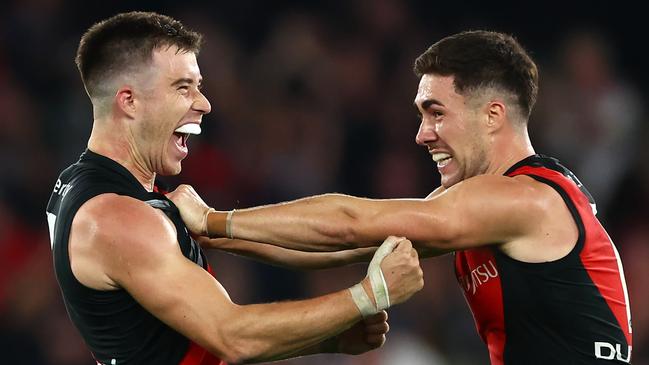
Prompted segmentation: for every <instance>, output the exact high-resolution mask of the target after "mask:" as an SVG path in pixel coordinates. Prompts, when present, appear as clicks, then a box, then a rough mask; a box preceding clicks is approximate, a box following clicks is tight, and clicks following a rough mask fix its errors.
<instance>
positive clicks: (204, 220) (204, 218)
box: [203, 208, 216, 237]
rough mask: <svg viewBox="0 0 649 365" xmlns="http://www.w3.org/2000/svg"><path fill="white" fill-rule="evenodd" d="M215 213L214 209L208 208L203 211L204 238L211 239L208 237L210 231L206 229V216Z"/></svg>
mask: <svg viewBox="0 0 649 365" xmlns="http://www.w3.org/2000/svg"><path fill="white" fill-rule="evenodd" d="M212 212H216V210H215V209H214V208H210V209H208V210H206V211H205V215H203V232H205V236H207V237H211V236H210V231H209V230H208V228H207V216H208V215H210V213H212Z"/></svg>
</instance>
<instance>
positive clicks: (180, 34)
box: [75, 11, 202, 97]
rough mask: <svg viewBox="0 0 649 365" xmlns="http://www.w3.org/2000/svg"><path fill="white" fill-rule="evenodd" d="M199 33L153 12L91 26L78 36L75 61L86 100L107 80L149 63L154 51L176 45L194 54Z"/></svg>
mask: <svg viewBox="0 0 649 365" xmlns="http://www.w3.org/2000/svg"><path fill="white" fill-rule="evenodd" d="M201 42H202V36H201V35H200V34H199V33H196V32H194V31H191V30H188V29H186V28H185V27H184V26H183V25H182V24H181V23H180V22H179V21H177V20H175V19H173V18H171V17H168V16H166V15H161V14H157V13H153V12H140V11H134V12H129V13H121V14H117V15H115V16H113V17H111V18H108V19H106V20H103V21H101V22H98V23H96V24H94V25H93V26H92V27H90V28H89V29H88V31H86V33H85V34H84V35H83V37H81V41H80V42H79V48H78V49H77V56H76V59H75V62H76V64H77V68H78V69H79V73H80V74H81V80H82V81H83V84H84V86H85V87H86V91H87V92H88V95H90V97H94V96H100V95H98V94H100V91H101V84H102V83H103V82H104V81H105V80H106V78H107V77H110V76H112V75H114V74H115V73H119V72H121V71H124V70H127V69H129V68H132V67H133V66H136V67H137V66H140V65H145V64H147V63H148V62H150V61H151V59H152V55H153V51H154V49H156V48H158V47H164V46H177V47H178V49H179V51H182V52H194V53H196V54H198V52H199V51H200V46H201Z"/></svg>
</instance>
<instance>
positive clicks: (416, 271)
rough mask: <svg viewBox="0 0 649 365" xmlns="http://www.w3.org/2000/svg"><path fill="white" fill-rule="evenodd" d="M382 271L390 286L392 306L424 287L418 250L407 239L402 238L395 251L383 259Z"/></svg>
mask: <svg viewBox="0 0 649 365" xmlns="http://www.w3.org/2000/svg"><path fill="white" fill-rule="evenodd" d="M388 239H394V237H392V236H390V237H388ZM381 271H383V277H384V278H385V282H386V284H387V286H388V292H389V294H390V303H391V304H399V303H403V302H405V301H406V300H408V298H410V297H411V296H412V295H413V294H414V293H416V292H418V291H420V290H421V288H423V287H424V272H423V271H422V270H421V267H420V266H419V256H418V255H417V250H415V249H414V248H413V247H412V243H411V242H410V241H409V240H408V239H406V238H401V241H399V242H398V243H397V247H396V248H395V249H394V251H392V252H391V253H390V254H388V255H387V256H386V257H385V259H383V262H382V263H381Z"/></svg>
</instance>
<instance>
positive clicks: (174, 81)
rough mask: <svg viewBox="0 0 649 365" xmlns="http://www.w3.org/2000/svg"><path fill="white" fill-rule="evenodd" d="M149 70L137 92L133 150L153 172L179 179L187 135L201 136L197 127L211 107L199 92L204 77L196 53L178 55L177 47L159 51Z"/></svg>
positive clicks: (132, 133) (155, 53) (154, 54)
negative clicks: (177, 176) (197, 134)
mask: <svg viewBox="0 0 649 365" xmlns="http://www.w3.org/2000/svg"><path fill="white" fill-rule="evenodd" d="M147 67H148V69H147V71H146V75H144V76H143V77H142V79H141V80H140V82H139V83H140V84H141V87H140V88H138V89H137V90H139V93H137V92H136V91H134V99H135V100H136V110H137V112H136V114H135V118H134V119H135V120H134V123H133V126H132V127H131V136H132V137H131V138H132V139H133V142H134V143H133V146H134V147H133V148H135V149H136V150H137V155H138V156H139V157H140V159H141V160H142V161H141V162H142V163H143V164H144V165H145V167H146V168H147V169H150V171H151V172H154V173H158V174H160V175H176V174H178V173H180V170H181V161H182V160H183V159H184V158H185V157H186V156H187V154H188V149H187V137H188V135H189V134H188V133H187V132H189V133H193V132H196V131H198V132H199V133H200V128H195V127H196V125H199V124H200V123H201V119H202V116H203V114H207V113H209V112H210V110H211V106H210V103H209V101H208V100H207V98H205V96H204V95H203V94H202V92H201V91H200V86H201V81H202V77H201V74H200V69H199V68H198V63H197V62H196V55H195V54H194V53H193V52H182V51H181V52H178V48H177V47H175V46H172V47H162V48H158V49H156V50H154V52H153V59H152V62H151V64H150V65H148V66H147ZM138 94H139V95H138ZM138 100H139V101H140V102H139V105H138V104H137V101H138ZM187 124H194V125H193V126H187ZM183 126H184V127H183ZM179 127H183V128H182V129H179ZM191 127H194V128H193V129H192V128H191ZM177 129H178V130H179V131H180V132H184V133H178V132H175V131H176V130H177Z"/></svg>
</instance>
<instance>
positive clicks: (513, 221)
mask: <svg viewBox="0 0 649 365" xmlns="http://www.w3.org/2000/svg"><path fill="white" fill-rule="evenodd" d="M524 179H529V178H526V177H521V178H509V177H504V176H494V175H482V176H477V177H474V178H471V179H468V180H465V181H463V182H461V183H458V184H456V185H454V186H453V187H451V188H449V189H446V190H445V191H436V192H434V193H433V194H431V197H429V198H427V199H388V200H375V199H364V198H357V197H352V196H347V195H341V194H325V195H320V196H315V197H309V198H304V199H299V200H295V201H292V202H288V203H281V204H274V205H268V206H263V207H258V208H251V209H244V210H237V211H236V212H235V213H234V215H233V217H232V226H231V227H232V233H233V234H234V236H235V237H236V238H242V239H247V240H253V241H261V242H268V243H271V244H274V245H281V246H283V247H288V248H292V249H298V250H314V251H334V250H341V249H348V248H354V247H367V246H374V245H377V244H378V243H380V242H381V241H382V240H383V239H384V238H385V237H386V236H388V235H398V236H405V237H408V238H409V239H410V240H411V241H412V242H413V243H414V244H415V246H416V247H418V248H419V249H426V250H430V251H432V252H434V253H439V252H448V251H454V250H459V249H465V248H469V247H476V246H481V245H487V244H498V243H504V242H509V241H512V240H514V239H516V238H518V237H521V236H522V235H524V234H526V233H527V232H530V230H532V229H533V228H534V225H535V224H537V223H538V222H539V219H540V218H541V217H542V216H543V215H544V214H545V212H546V210H547V209H546V208H547V206H546V200H544V199H539V195H538V191H537V188H536V186H535V185H534V184H533V183H529V182H528V181H527V180H524ZM529 180H531V179H529ZM172 199H173V198H172ZM181 205H182V204H181ZM194 210H195V211H200V209H198V208H196V209H194ZM181 213H186V212H183V209H181ZM200 214H201V213H198V215H200ZM225 217H226V214H225V213H224V212H216V213H210V214H209V215H208V220H207V223H208V231H209V232H210V233H211V234H213V235H217V236H219V235H220V236H224V235H225ZM183 218H184V219H185V218H186V214H185V215H183ZM186 222H187V220H186ZM195 229H197V228H195Z"/></svg>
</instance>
